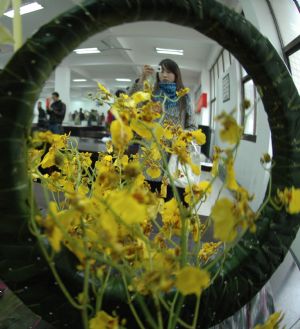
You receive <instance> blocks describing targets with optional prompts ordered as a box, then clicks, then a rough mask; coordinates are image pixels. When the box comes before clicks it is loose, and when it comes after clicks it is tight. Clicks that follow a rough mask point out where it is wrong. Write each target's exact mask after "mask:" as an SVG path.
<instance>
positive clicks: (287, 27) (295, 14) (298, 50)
mask: <svg viewBox="0 0 300 329" xmlns="http://www.w3.org/2000/svg"><path fill="white" fill-rule="evenodd" d="M266 1H267V3H268V6H269V9H270V13H271V15H272V17H273V20H274V24H275V26H276V29H277V33H278V38H279V40H280V43H281V47H282V53H283V57H284V60H285V62H286V64H287V66H288V67H289V69H290V72H291V74H292V77H293V80H294V83H295V85H296V87H297V89H298V91H299V92H300V4H299V0H286V1H282V0H266Z"/></svg>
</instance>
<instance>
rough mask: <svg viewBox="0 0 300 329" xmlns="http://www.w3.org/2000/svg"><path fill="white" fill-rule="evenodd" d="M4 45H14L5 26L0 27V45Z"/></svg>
mask: <svg viewBox="0 0 300 329" xmlns="http://www.w3.org/2000/svg"><path fill="white" fill-rule="evenodd" d="M5 43H6V44H7V43H8V44H12V43H14V38H13V36H12V34H11V33H10V32H9V30H8V29H7V28H6V27H5V26H3V25H0V44H5Z"/></svg>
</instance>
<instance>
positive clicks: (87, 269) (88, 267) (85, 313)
mask: <svg viewBox="0 0 300 329" xmlns="http://www.w3.org/2000/svg"><path fill="white" fill-rule="evenodd" d="M81 228H82V231H83V246H84V251H85V254H87V251H88V245H87V237H86V231H85V225H84V222H83V219H82V218H81ZM90 270H91V262H90V259H89V258H87V259H86V262H85V268H84V280H83V300H84V304H83V306H84V307H83V310H82V312H81V313H82V320H83V326H84V329H88V328H89V316H88V305H89V281H90Z"/></svg>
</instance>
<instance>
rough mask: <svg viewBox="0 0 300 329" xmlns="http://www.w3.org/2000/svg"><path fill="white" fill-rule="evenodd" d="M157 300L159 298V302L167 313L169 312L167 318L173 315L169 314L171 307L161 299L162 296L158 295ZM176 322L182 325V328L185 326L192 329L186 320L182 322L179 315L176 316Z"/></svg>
mask: <svg viewBox="0 0 300 329" xmlns="http://www.w3.org/2000/svg"><path fill="white" fill-rule="evenodd" d="M159 300H160V302H161V304H162V306H163V307H164V308H165V309H166V311H168V313H169V318H170V317H171V316H173V315H172V314H171V308H170V307H169V305H168V304H167V302H166V301H165V300H164V299H163V297H161V296H160V297H159ZM177 322H178V323H179V324H180V325H181V326H182V327H184V328H186V329H193V328H192V326H190V325H189V324H187V323H186V322H184V321H183V320H182V319H180V318H179V317H178V318H177Z"/></svg>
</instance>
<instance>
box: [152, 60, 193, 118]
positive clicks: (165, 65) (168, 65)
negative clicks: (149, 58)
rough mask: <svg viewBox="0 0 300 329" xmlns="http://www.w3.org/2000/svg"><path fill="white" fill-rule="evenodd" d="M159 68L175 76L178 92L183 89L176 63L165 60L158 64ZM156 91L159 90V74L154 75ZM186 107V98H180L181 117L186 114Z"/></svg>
mask: <svg viewBox="0 0 300 329" xmlns="http://www.w3.org/2000/svg"><path fill="white" fill-rule="evenodd" d="M159 66H161V68H162V69H166V70H168V71H169V72H172V73H173V74H174V75H175V81H174V82H175V83H176V90H180V89H183V88H184V84H183V82H182V77H181V71H180V68H179V66H178V64H177V63H176V62H174V61H173V60H172V59H169V58H166V59H163V60H162V61H161V62H160V63H159ZM158 89H159V73H156V84H155V86H154V90H155V91H157V90H158ZM186 105H187V100H186V97H181V98H180V100H179V108H180V116H181V117H182V116H183V115H184V113H185V112H186Z"/></svg>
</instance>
